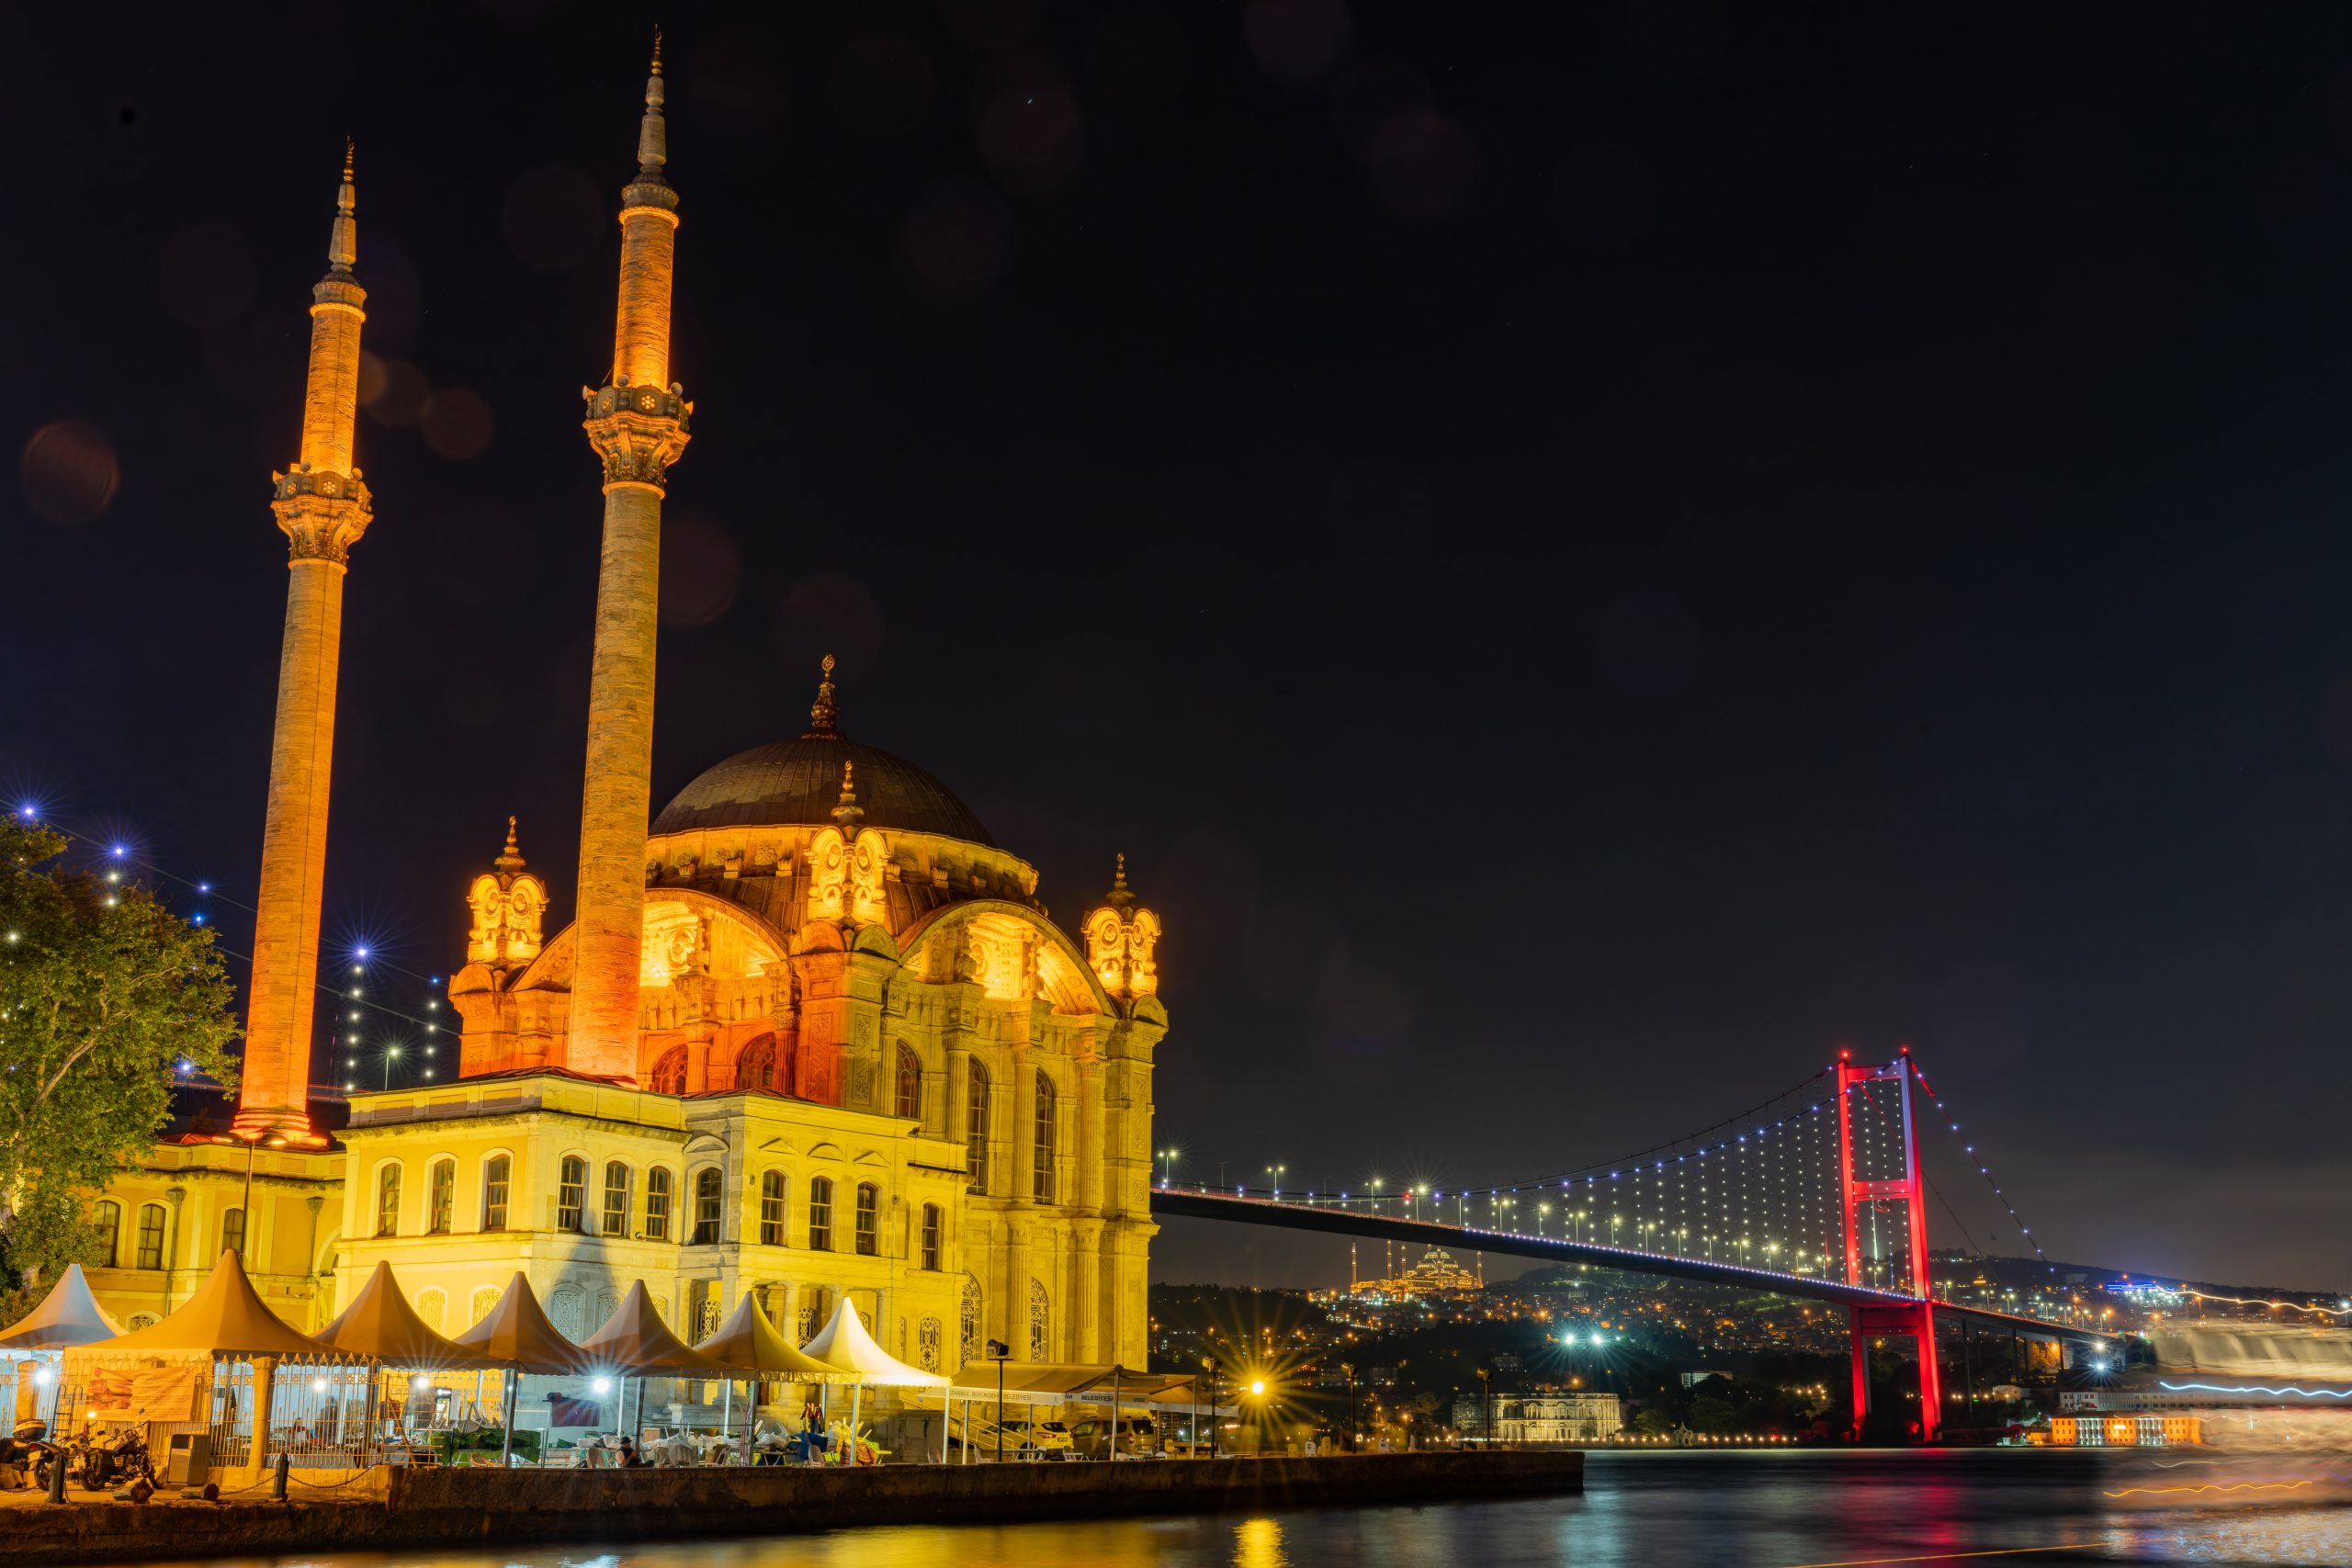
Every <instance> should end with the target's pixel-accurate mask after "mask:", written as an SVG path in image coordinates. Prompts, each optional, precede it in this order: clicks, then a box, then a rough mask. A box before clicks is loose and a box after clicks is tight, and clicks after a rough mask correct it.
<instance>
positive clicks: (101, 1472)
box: [65, 1426, 155, 1492]
mask: <svg viewBox="0 0 2352 1568" xmlns="http://www.w3.org/2000/svg"><path fill="white" fill-rule="evenodd" d="M65 1457H66V1460H67V1462H68V1463H69V1464H70V1465H71V1467H72V1468H70V1469H69V1470H68V1471H67V1472H66V1473H67V1474H68V1475H71V1476H74V1477H75V1478H76V1479H77V1480H79V1481H80V1482H81V1483H82V1485H83V1487H84V1489H85V1490H86V1491H91V1492H107V1491H111V1490H113V1489H114V1488H115V1487H118V1486H127V1485H129V1484H130V1483H131V1482H132V1481H133V1480H135V1479H138V1478H141V1477H144V1478H145V1479H146V1481H147V1483H148V1484H149V1485H151V1486H152V1485H153V1484H154V1482H155V1465H154V1461H153V1459H151V1458H150V1457H149V1455H148V1452H147V1439H146V1438H144V1437H142V1436H141V1434H140V1430H139V1428H138V1427H136V1426H127V1427H117V1428H115V1429H114V1430H113V1431H111V1432H105V1433H97V1434H92V1433H90V1432H84V1433H83V1434H82V1435H81V1436H80V1437H78V1438H74V1439H72V1440H71V1442H70V1443H69V1444H68V1446H67V1452H66V1456H65Z"/></svg>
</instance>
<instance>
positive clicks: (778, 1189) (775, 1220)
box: [760, 1170, 784, 1247]
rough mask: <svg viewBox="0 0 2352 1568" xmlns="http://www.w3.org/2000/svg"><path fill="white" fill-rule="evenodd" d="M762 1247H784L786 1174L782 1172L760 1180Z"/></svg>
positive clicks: (773, 1173)
mask: <svg viewBox="0 0 2352 1568" xmlns="http://www.w3.org/2000/svg"><path fill="white" fill-rule="evenodd" d="M760 1245H761V1246H762V1247H782V1246H783V1245H784V1172H782V1171H780V1170H771V1171H769V1172H768V1173H767V1174H766V1175H765V1176H763V1177H761V1178H760Z"/></svg>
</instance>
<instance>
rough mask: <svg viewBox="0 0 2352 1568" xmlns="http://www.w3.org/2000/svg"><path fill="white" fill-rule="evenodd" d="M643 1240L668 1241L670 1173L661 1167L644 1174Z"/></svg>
mask: <svg viewBox="0 0 2352 1568" xmlns="http://www.w3.org/2000/svg"><path fill="white" fill-rule="evenodd" d="M645 1239H646V1240H648V1241H667V1240H669V1239H670V1172H669V1170H668V1169H667V1168H665V1167H662V1166H658V1165H657V1166H655V1167H654V1168H652V1169H651V1170H649V1171H647V1172H646V1173H645Z"/></svg>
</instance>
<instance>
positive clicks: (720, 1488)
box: [0, 1450, 1585, 1563]
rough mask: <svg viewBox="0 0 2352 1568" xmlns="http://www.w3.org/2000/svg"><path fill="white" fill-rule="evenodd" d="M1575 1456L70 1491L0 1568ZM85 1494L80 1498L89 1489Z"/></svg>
mask: <svg viewBox="0 0 2352 1568" xmlns="http://www.w3.org/2000/svg"><path fill="white" fill-rule="evenodd" d="M1584 1461H1585V1456H1584V1455H1583V1454H1582V1453H1581V1452H1577V1451H1574V1450H1566V1451H1554V1452H1542V1453H1496V1454H1478V1453H1461V1452H1449V1451H1439V1452H1429V1453H1412V1454H1363V1455H1357V1456H1353V1457H1349V1456H1336V1457H1329V1458H1321V1459H1313V1460H1306V1459H1285V1458H1267V1459H1229V1460H1191V1461H1164V1462H1154V1461H1134V1462H1131V1463H1118V1464H1019V1465H994V1464H988V1465H970V1466H965V1465H888V1466H881V1467H876V1468H869V1469H863V1470H842V1469H834V1468H828V1467H824V1466H810V1467H786V1468H779V1469H767V1468H742V1467H729V1466H721V1467H717V1468H708V1469H687V1470H650V1469H649V1470H636V1471H616V1470H577V1471H538V1470H514V1471H504V1470H490V1469H418V1470H411V1469H405V1468H396V1469H388V1470H378V1471H374V1472H360V1473H359V1474H357V1475H355V1476H354V1477H353V1478H352V1479H350V1480H349V1481H347V1482H345V1483H342V1484H341V1485H329V1486H313V1485H305V1484H301V1483H296V1484H295V1485H294V1486H293V1487H292V1488H291V1492H290V1495H289V1497H288V1501H286V1502H283V1503H278V1502H273V1501H269V1500H267V1493H266V1489H265V1490H264V1491H262V1492H259V1493H255V1494H252V1495H248V1496H241V1497H236V1498H232V1500H230V1501H228V1502H226V1503H219V1504H215V1503H202V1502H190V1501H187V1500H185V1499H182V1498H180V1497H179V1496H178V1495H176V1494H174V1493H168V1492H166V1493H163V1494H159V1495H157V1496H156V1498H155V1499H154V1500H153V1501H152V1502H150V1503H147V1504H145V1505H143V1506H140V1505H133V1504H129V1503H119V1502H115V1501H113V1500H112V1499H110V1498H107V1497H104V1496H96V1495H92V1494H87V1493H77V1494H76V1495H75V1497H74V1500H73V1501H71V1502H69V1503H68V1504H67V1505H66V1506H57V1505H53V1504H50V1503H48V1502H46V1501H44V1500H42V1499H40V1497H39V1496H38V1495H36V1494H32V1493H29V1492H25V1493H16V1494H6V1495H0V1496H5V1497H6V1508H5V1511H4V1512H0V1520H5V1529H0V1563H17V1562H23V1563H66V1562H124V1561H150V1560H168V1559H186V1558H213V1557H238V1558H251V1557H267V1556H271V1555H275V1554H279V1553H292V1552H318V1551H376V1550H384V1549H390V1548H400V1547H420V1548H422V1547H444V1546H458V1545H463V1544H469V1543H478V1544H484V1545H488V1544H516V1545H520V1544H526V1543H537V1542H545V1543H560V1542H570V1541H599V1542H611V1541H625V1540H680V1539H698V1538H705V1537H720V1536H730V1535H745V1534H755V1533H756V1534H771V1533H774V1534H782V1533H789V1532H798V1531H809V1530H824V1529H836V1528H842V1527H847V1526H854V1525H876V1524H918V1523H927V1524H956V1523H967V1522H978V1521H999V1522H1001V1521H1014V1520H1042V1519H1064V1518H1078V1517H1103V1516H1107V1515H1117V1514H1155V1515H1184V1514H1210V1513H1221V1512H1226V1511H1228V1510H1234V1509H1250V1510H1261V1509H1267V1508H1281V1507H1325V1506H1345V1505H1363V1504H1374V1503H1402V1502H1417V1501H1449V1502H1450V1501H1459V1500H1462V1499H1465V1498H1481V1497H1488V1498H1491V1497H1525V1496H1540V1495H1562V1494H1570V1493H1574V1492H1576V1491H1577V1489H1578V1488H1579V1487H1580V1486H1581V1485H1582V1483H1583V1476H1584ZM83 1499H88V1500H86V1501H85V1500H83Z"/></svg>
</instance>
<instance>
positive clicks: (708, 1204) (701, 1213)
mask: <svg viewBox="0 0 2352 1568" xmlns="http://www.w3.org/2000/svg"><path fill="white" fill-rule="evenodd" d="M724 1185H725V1179H724V1178H723V1177H721V1176H720V1175H719V1173H718V1167H717V1166H715V1165H713V1166H706V1167H704V1168H702V1169H701V1170H698V1171H696V1172H695V1234H694V1240H693V1243H692V1245H694V1246H695V1247H707V1246H708V1245H709V1244H710V1243H712V1242H714V1241H717V1240H718V1228H719V1226H718V1218H719V1207H720V1198H719V1189H720V1188H721V1187H722V1186H724Z"/></svg>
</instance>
